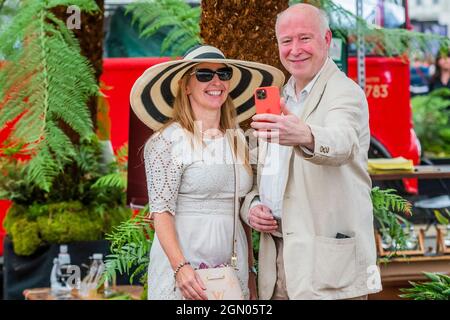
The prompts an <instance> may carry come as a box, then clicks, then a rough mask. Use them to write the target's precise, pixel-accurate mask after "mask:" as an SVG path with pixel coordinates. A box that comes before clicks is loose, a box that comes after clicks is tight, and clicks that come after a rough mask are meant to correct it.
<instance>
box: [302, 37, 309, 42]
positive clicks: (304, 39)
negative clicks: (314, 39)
mask: <svg viewBox="0 0 450 320" xmlns="http://www.w3.org/2000/svg"><path fill="white" fill-rule="evenodd" d="M310 39H311V37H302V38H301V40H302V41H308V40H310Z"/></svg>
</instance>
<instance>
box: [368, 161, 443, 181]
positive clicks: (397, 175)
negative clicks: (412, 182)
mask: <svg viewBox="0 0 450 320" xmlns="http://www.w3.org/2000/svg"><path fill="white" fill-rule="evenodd" d="M370 177H371V178H372V180H398V179H405V178H417V179H450V165H439V166H435V165H426V166H414V171H401V170H399V171H395V170H386V171H385V172H377V173H371V174H370Z"/></svg>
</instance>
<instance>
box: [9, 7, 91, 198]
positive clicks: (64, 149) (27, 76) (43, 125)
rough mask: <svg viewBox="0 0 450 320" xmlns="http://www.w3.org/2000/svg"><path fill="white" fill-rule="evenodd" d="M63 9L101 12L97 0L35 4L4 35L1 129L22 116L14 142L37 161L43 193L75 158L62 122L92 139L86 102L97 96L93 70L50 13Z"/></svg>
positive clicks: (32, 173) (33, 165) (34, 168)
mask: <svg viewBox="0 0 450 320" xmlns="http://www.w3.org/2000/svg"><path fill="white" fill-rule="evenodd" d="M58 5H77V6H79V7H80V8H81V9H84V10H87V11H92V10H97V9H98V7H97V5H96V3H95V1H93V0H75V1H72V0H70V1H63V0H53V1H30V2H27V3H26V5H25V4H22V5H21V7H20V10H18V12H17V15H16V16H15V17H14V19H13V21H12V22H11V25H10V26H9V27H8V28H7V29H6V30H5V31H4V32H2V34H0V52H2V53H3V54H4V55H6V59H7V62H6V63H5V64H4V65H3V66H2V68H1V69H0V127H3V126H4V125H5V124H6V123H9V122H12V121H14V120H15V119H16V118H17V117H18V116H19V115H22V118H21V119H20V120H19V121H18V122H17V123H16V124H15V126H14V128H13V130H12V133H11V135H10V139H11V140H12V141H15V142H16V143H21V144H24V145H27V150H28V152H29V153H30V154H32V155H33V157H35V158H36V159H34V158H33V160H32V161H30V163H29V166H30V168H29V169H28V171H29V172H28V173H29V177H28V179H29V181H30V182H33V181H34V182H35V183H36V185H38V186H40V187H42V188H43V189H44V190H48V189H49V188H50V186H51V183H52V179H53V178H54V177H55V176H56V174H57V173H59V172H61V170H62V169H63V167H64V165H66V164H67V163H69V162H71V161H73V158H74V156H75V149H74V145H73V144H72V142H71V140H70V139H69V138H68V137H67V135H66V134H65V133H64V131H63V130H61V129H60V128H59V126H60V122H61V121H62V122H64V123H66V124H67V125H68V126H69V127H70V128H71V129H73V130H74V131H75V132H76V133H78V134H79V136H80V139H91V138H90V137H91V136H93V135H94V132H93V124H92V120H91V115H90V113H89V110H88V108H87V105H86V101H87V99H88V98H89V97H90V96H93V95H96V94H97V92H98V86H97V83H96V79H95V77H94V73H93V69H92V67H91V66H90V65H89V62H88V61H87V59H86V58H84V57H83V56H82V55H81V54H80V47H79V45H78V42H77V40H76V39H75V37H74V35H73V33H72V32H71V31H70V30H68V29H67V27H66V25H65V24H64V22H63V21H61V20H59V19H58V18H56V17H55V15H54V14H53V13H51V12H50V9H51V8H52V7H54V6H58ZM16 43H20V44H21V45H20V46H19V47H17V46H16ZM39 166H42V167H41V168H40V167H39ZM51 170H54V172H53V173H51V172H50V171H51ZM30 179H31V180H30ZM33 179H35V180H33Z"/></svg>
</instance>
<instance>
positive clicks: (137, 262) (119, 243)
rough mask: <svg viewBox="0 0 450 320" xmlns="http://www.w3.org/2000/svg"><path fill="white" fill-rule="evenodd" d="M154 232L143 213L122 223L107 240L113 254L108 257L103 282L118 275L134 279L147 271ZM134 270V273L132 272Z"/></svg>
mask: <svg viewBox="0 0 450 320" xmlns="http://www.w3.org/2000/svg"><path fill="white" fill-rule="evenodd" d="M153 237H154V230H153V229H152V228H151V227H150V223H149V221H148V219H146V218H145V217H144V215H143V214H142V213H140V214H138V215H136V216H135V217H134V218H132V219H130V220H128V221H124V222H122V223H121V224H120V225H119V226H118V227H116V228H115V229H114V231H113V232H112V233H111V234H108V235H107V236H106V239H107V240H109V241H111V247H110V249H111V254H110V255H108V256H107V257H106V262H105V272H104V274H103V281H105V280H106V279H108V280H111V279H115V278H116V273H117V272H119V273H120V274H124V273H125V274H129V275H130V282H132V281H133V278H134V277H135V276H136V275H138V274H140V273H141V272H142V271H144V270H146V268H147V266H148V263H149V255H148V253H149V251H150V247H151V245H152V241H153ZM132 270H133V272H132Z"/></svg>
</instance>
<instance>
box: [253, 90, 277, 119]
mask: <svg viewBox="0 0 450 320" xmlns="http://www.w3.org/2000/svg"><path fill="white" fill-rule="evenodd" d="M261 90H262V91H261ZM254 96H255V106H256V113H257V114H261V113H271V114H278V115H280V114H281V107H280V89H278V87H260V88H256V89H255V93H254Z"/></svg>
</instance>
